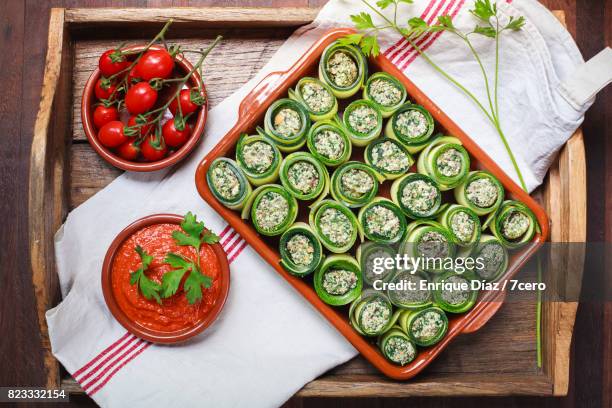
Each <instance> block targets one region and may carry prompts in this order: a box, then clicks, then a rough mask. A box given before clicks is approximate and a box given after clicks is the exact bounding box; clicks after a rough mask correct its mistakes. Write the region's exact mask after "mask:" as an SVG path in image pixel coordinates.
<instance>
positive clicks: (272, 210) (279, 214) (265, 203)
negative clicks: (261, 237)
mask: <svg viewBox="0 0 612 408" xmlns="http://www.w3.org/2000/svg"><path fill="white" fill-rule="evenodd" d="M288 215H289V203H288V202H287V199H286V198H285V197H283V196H282V195H281V194H279V193H277V192H274V191H269V192H267V193H265V194H264V195H263V197H261V199H260V200H259V203H258V205H257V208H256V209H255V219H256V221H257V225H259V227H260V228H262V229H263V230H265V231H272V230H274V229H275V228H276V227H278V226H279V225H281V224H282V223H283V222H284V221H285V220H286V219H287V216H288Z"/></svg>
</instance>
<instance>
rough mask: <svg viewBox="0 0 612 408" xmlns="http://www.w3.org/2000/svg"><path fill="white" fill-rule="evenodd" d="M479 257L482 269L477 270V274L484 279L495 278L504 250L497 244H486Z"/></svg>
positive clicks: (502, 259)
mask: <svg viewBox="0 0 612 408" xmlns="http://www.w3.org/2000/svg"><path fill="white" fill-rule="evenodd" d="M479 257H480V258H482V263H483V268H482V269H479V272H478V274H479V275H480V276H481V277H482V278H484V279H489V278H492V277H493V276H495V274H496V273H497V271H498V269H499V267H500V265H501V264H502V263H503V261H504V249H503V248H502V247H501V245H499V244H497V243H491V244H486V245H485V246H484V247H483V248H482V250H481V251H480V254H479Z"/></svg>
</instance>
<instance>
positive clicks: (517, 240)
mask: <svg viewBox="0 0 612 408" xmlns="http://www.w3.org/2000/svg"><path fill="white" fill-rule="evenodd" d="M489 217H491V220H488V221H487V223H490V225H489V228H490V229H491V232H492V233H493V235H495V236H496V237H497V239H499V240H500V242H501V243H502V244H503V245H504V246H505V247H506V248H518V247H520V246H521V245H524V244H526V243H528V242H529V241H531V239H532V238H533V236H534V235H535V233H536V231H539V229H540V226H539V224H538V221H537V220H536V217H535V215H534V214H533V212H532V211H531V209H529V207H527V206H526V205H525V204H523V203H521V202H520V201H513V200H506V201H504V202H503V203H502V205H501V206H500V207H499V209H498V210H497V211H496V212H495V213H494V214H493V213H491V214H490V215H489ZM487 223H485V224H487Z"/></svg>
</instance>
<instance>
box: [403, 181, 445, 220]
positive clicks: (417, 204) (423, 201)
mask: <svg viewBox="0 0 612 408" xmlns="http://www.w3.org/2000/svg"><path fill="white" fill-rule="evenodd" d="M437 197H438V190H437V189H436V187H435V186H434V185H432V184H431V183H430V182H428V181H425V180H414V181H411V182H409V183H406V185H405V186H404V188H403V189H402V197H401V202H402V204H403V205H404V206H405V207H406V208H409V209H410V210H411V211H412V212H414V213H415V214H418V215H426V214H427V213H428V212H429V211H430V210H431V209H432V208H433V206H434V205H435V203H436V198H437Z"/></svg>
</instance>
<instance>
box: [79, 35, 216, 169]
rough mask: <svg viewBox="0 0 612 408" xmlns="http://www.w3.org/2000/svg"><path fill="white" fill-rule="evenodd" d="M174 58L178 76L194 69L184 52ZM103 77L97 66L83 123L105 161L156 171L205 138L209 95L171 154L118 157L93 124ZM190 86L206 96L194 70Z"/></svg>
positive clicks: (85, 101)
mask: <svg viewBox="0 0 612 408" xmlns="http://www.w3.org/2000/svg"><path fill="white" fill-rule="evenodd" d="M142 48H143V47H142V46H132V47H126V48H124V49H123V50H124V51H139V50H141V49H142ZM156 48H159V46H152V47H151V49H156ZM175 61H176V68H175V73H176V74H177V75H185V74H186V73H187V72H189V71H191V69H193V65H191V63H190V62H189V61H187V59H186V58H184V57H183V56H181V55H177V56H176V57H175ZM100 77H101V72H100V69H99V68H97V67H96V69H95V70H94V71H93V72H92V74H91V76H90V77H89V79H88V80H87V83H86V84H85V89H83V96H82V98H81V122H82V123H83V130H84V131H85V135H86V136H87V140H89V143H90V144H91V146H92V147H93V148H94V150H95V151H96V152H97V153H98V154H99V155H100V156H102V158H103V159H104V160H106V161H107V162H109V163H110V164H112V165H113V166H115V167H118V168H120V169H122V170H129V171H156V170H161V169H163V168H165V167H168V166H172V165H173V164H176V163H178V162H179V161H181V160H183V159H184V158H185V157H186V156H187V155H188V154H189V153H190V152H191V151H192V150H193V149H194V148H195V147H196V146H197V145H198V143H199V141H200V139H201V138H202V133H203V132H204V126H205V125H206V118H207V115H208V98H207V99H206V102H205V103H204V105H202V107H201V109H200V110H199V112H198V114H197V116H196V115H194V117H193V119H190V120H189V124H190V126H191V128H192V129H193V131H192V133H191V137H190V138H189V140H187V142H186V143H185V144H184V145H182V146H181V147H180V148H178V150H176V151H175V152H174V153H172V154H171V155H169V156H167V157H164V158H163V159H161V160H158V161H154V162H144V161H142V162H141V161H130V160H126V159H123V158H121V157H119V155H117V154H115V153H114V152H113V151H112V150H110V149H108V148H107V147H105V146H104V145H102V143H100V141H99V140H98V136H97V134H98V132H97V130H96V128H95V126H94V124H93V111H94V109H93V107H92V103H93V102H94V101H95V96H94V87H95V85H96V82H97V81H98V79H100ZM188 85H189V86H190V87H192V88H196V87H198V86H200V85H201V86H202V90H203V91H204V97H206V88H205V87H204V84H203V83H202V78H201V77H200V75H199V74H198V73H197V72H194V73H193V75H192V76H191V78H190V79H189V82H188ZM164 96H166V98H169V97H170V96H171V95H170V93H167V94H160V98H163V97H164ZM167 100H168V99H166V101H167Z"/></svg>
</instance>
